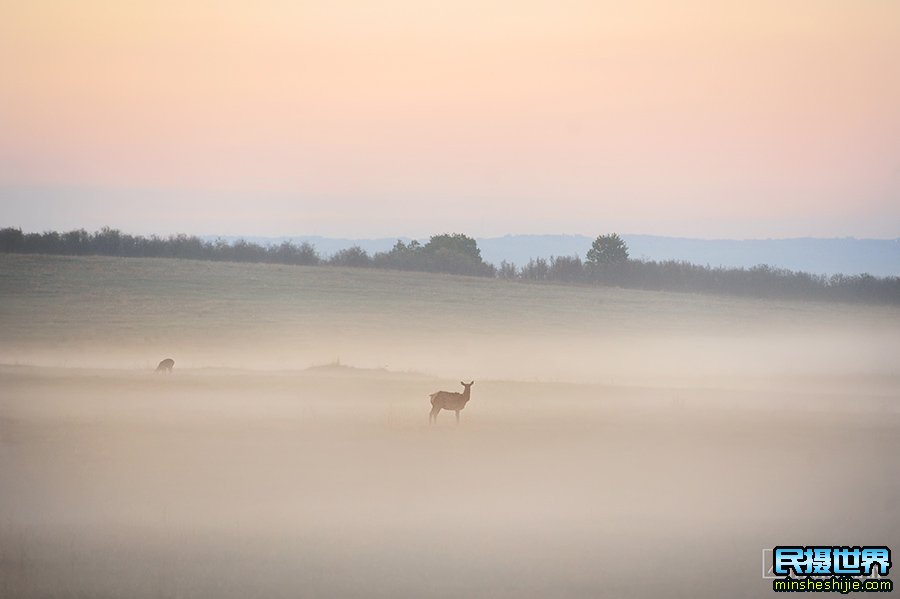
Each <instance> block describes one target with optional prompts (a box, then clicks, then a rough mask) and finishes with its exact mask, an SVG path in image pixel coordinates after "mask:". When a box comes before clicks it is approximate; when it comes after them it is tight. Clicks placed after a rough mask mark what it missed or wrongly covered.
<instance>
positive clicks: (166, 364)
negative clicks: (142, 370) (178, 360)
mask: <svg viewBox="0 0 900 599" xmlns="http://www.w3.org/2000/svg"><path fill="white" fill-rule="evenodd" d="M173 366H175V360H173V359H172V358H166V359H165V360H163V361H162V362H160V363H159V366H157V367H156V372H165V373H167V374H171V373H172V367H173Z"/></svg>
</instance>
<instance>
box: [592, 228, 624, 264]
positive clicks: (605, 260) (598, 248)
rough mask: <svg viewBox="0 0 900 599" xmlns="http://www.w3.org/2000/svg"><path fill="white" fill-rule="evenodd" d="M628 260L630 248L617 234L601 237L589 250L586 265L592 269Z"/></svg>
mask: <svg viewBox="0 0 900 599" xmlns="http://www.w3.org/2000/svg"><path fill="white" fill-rule="evenodd" d="M626 260H628V246H627V245H625V242H624V241H622V238H621V237H619V236H618V235H617V234H616V233H610V234H609V235H600V236H599V237H597V239H595V240H594V243H593V244H592V245H591V249H589V250H588V253H587V260H586V263H587V264H588V265H590V266H591V267H595V266H605V265H608V264H617V263H619V262H625V261H626Z"/></svg>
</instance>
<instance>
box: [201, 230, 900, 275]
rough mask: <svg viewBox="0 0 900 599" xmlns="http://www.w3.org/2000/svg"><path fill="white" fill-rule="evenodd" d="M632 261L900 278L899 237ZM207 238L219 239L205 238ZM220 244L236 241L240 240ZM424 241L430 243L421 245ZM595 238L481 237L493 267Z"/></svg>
mask: <svg viewBox="0 0 900 599" xmlns="http://www.w3.org/2000/svg"><path fill="white" fill-rule="evenodd" d="M622 238H623V239H624V240H625V242H626V243H627V244H628V248H629V250H630V253H631V256H632V257H633V258H643V259H647V260H684V261H687V262H692V263H694V264H704V265H705V264H709V265H710V266H725V267H742V266H743V267H750V266H756V265H757V264H768V265H770V266H776V267H779V268H787V269H790V270H802V271H806V272H811V273H817V274H829V275H830V274H835V273H844V274H860V273H869V274H872V275H876V276H900V238H898V239H856V238H853V237H843V238H828V239H822V238H813V237H801V238H794V239H744V240H738V239H689V238H682V237H661V236H656V235H622ZM204 239H208V240H211V239H216V236H206V237H204ZM221 239H225V240H227V241H234V240H236V239H238V237H235V236H223V237H221ZM243 239H246V240H247V241H254V242H256V243H260V244H271V243H281V242H282V241H288V240H290V241H293V242H295V243H301V242H304V241H305V242H309V243H311V244H312V245H314V246H315V247H316V250H318V252H319V254H321V255H324V256H328V255H331V254H333V253H335V252H337V251H339V250H341V249H344V248H348V247H350V246H354V245H358V246H359V247H361V248H363V249H364V250H366V251H367V252H368V253H370V254H373V253H375V252H382V251H387V250H390V249H391V247H392V246H393V245H394V244H395V243H396V242H397V239H402V240H403V241H404V242H408V241H410V238H408V237H399V238H397V237H385V238H378V239H342V238H332V237H319V236H295V237H243ZM420 241H425V240H420ZM592 241H593V239H592V238H591V237H587V236H584V235H506V236H503V237H485V238H478V247H479V248H481V255H482V256H483V257H484V259H485V260H486V261H488V262H491V263H493V264H500V262H502V261H503V260H506V261H507V262H513V263H515V264H519V265H522V264H525V263H527V262H528V261H529V260H530V259H531V258H539V257H549V256H572V255H578V256H581V257H582V258H584V255H585V253H587V250H588V248H590V247H591V242H592Z"/></svg>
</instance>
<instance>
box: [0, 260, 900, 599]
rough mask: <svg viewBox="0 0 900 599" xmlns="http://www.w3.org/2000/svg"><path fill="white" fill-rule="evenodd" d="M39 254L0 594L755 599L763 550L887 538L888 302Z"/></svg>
mask: <svg viewBox="0 0 900 599" xmlns="http://www.w3.org/2000/svg"><path fill="white" fill-rule="evenodd" d="M129 264H130V263H129ZM6 268H7V269H8V270H7V275H8V274H9V272H11V270H10V267H9V266H8V264H7V265H6ZM55 268H56V267H54V269H50V272H49V274H47V275H46V276H47V277H48V278H49V279H50V280H51V281H55V283H53V284H52V285H51V289H50V291H48V292H47V293H45V294H41V293H38V292H36V291H34V290H30V291H22V290H20V289H17V288H13V287H12V286H10V285H9V284H8V283H6V284H4V285H3V286H2V288H0V291H2V294H3V298H2V299H3V300H4V301H3V303H2V306H3V308H2V310H3V311H2V312H0V317H2V323H3V327H4V331H5V335H4V338H3V340H2V341H0V362H2V365H0V595H2V596H4V597H5V596H10V597H226V598H227V597H236V598H237V597H247V596H261V597H407V596H415V597H458V596H480V597H484V596H490V597H603V596H610V597H657V596H667V597H668V596H674V597H680V596H683V597H697V596H700V597H723V596H728V597H760V596H767V595H768V594H769V593H771V592H772V591H771V585H770V581H767V580H765V579H764V578H763V569H764V564H763V550H764V549H766V548H769V549H771V548H772V547H774V546H775V545H779V544H799V545H805V544H824V545H841V544H843V545H858V544H864V545H865V544H868V545H875V544H887V545H888V546H891V547H897V546H898V545H900V508H898V505H900V467H898V466H897V463H896V459H895V457H894V456H896V455H898V453H900V435H898V430H900V403H898V402H900V397H898V396H900V379H898V372H897V358H896V351H895V345H896V339H897V338H898V336H897V334H898V327H900V315H898V314H900V313H898V312H897V311H896V309H893V308H879V307H871V306H842V305H825V304H814V303H799V302H797V303H790V302H785V303H765V302H757V301H741V300H729V299H721V298H719V299H716V298H704V297H698V296H679V295H676V294H652V293H642V292H625V291H623V290H578V289H575V290H572V289H560V288H552V287H549V286H539V285H537V286H530V285H515V284H514V285H511V286H495V285H494V283H493V282H490V283H481V282H478V283H477V285H488V286H489V287H488V288H486V289H469V290H467V291H466V292H465V293H464V294H463V295H464V296H465V297H466V298H468V299H467V301H463V300H460V301H459V302H454V301H450V300H452V299H453V297H454V293H456V291H453V290H451V289H456V288H457V286H458V285H460V284H466V283H465V281H466V280H464V279H454V278H440V277H432V278H431V279H429V281H430V282H428V286H427V288H422V287H416V291H415V293H412V294H411V293H409V290H408V289H402V288H398V287H397V285H394V284H391V285H388V286H387V287H388V288H382V287H379V286H378V284H377V281H378V280H380V279H379V277H381V276H382V275H383V276H384V277H390V276H394V275H390V274H387V273H368V274H366V275H365V276H366V277H370V278H369V279H365V280H363V281H362V282H361V283H360V282H359V281H357V283H359V286H357V287H355V288H354V289H356V292H355V293H354V294H350V295H348V296H347V297H342V296H341V295H340V294H337V293H333V292H331V291H329V289H330V287H329V286H328V284H326V283H327V282H323V281H321V280H319V279H316V281H313V282H316V283H317V294H318V295H317V296H316V297H322V298H324V299H321V300H315V301H313V300H309V299H307V300H305V301H298V300H290V301H289V300H285V301H283V302H282V301H281V300H280V299H278V296H277V294H276V295H272V294H271V293H270V294H269V295H260V296H258V297H257V296H254V295H253V294H248V295H246V296H242V297H241V298H230V299H229V298H224V299H223V297H222V296H221V294H219V293H217V292H216V291H215V286H216V282H215V280H213V279H214V278H215V277H216V276H219V275H218V274H214V275H211V276H213V279H209V280H206V281H205V282H204V284H203V285H198V290H196V292H195V293H196V296H192V297H191V298H189V297H187V296H185V295H184V294H183V293H182V291H180V289H181V288H180V287H178V286H172V285H171V284H170V285H169V287H166V288H163V287H162V286H161V283H160V280H161V279H154V276H155V275H153V274H152V272H150V270H148V271H146V272H144V276H145V277H146V279H147V281H146V283H145V284H144V283H140V282H137V283H133V284H134V285H138V288H137V289H133V290H132V291H131V292H129V294H125V293H123V292H121V291H116V292H115V293H113V292H109V291H104V289H106V290H109V289H110V288H111V285H113V284H110V283H107V284H106V286H105V287H104V286H84V287H79V286H78V285H73V284H64V283H63V282H60V280H61V279H60V278H61V277H64V275H65V273H66V272H68V269H70V268H71V266H62V267H59V270H55ZM221 268H224V269H228V268H230V267H229V266H227V265H223V266H221ZM244 268H249V267H244ZM323 270H327V269H323ZM254 272H257V271H254ZM279 272H281V271H279ZM288 272H290V273H294V272H295V271H290V270H289V271H288ZM331 272H332V271H331V270H328V272H326V273H324V274H322V275H320V274H317V273H313V274H310V275H308V276H315V277H320V276H330V275H329V273H331ZM341 272H342V271H341ZM260 276H261V277H262V281H261V283H260V287H263V285H264V284H267V280H265V276H262V275H260ZM266 276H268V275H266ZM278 276H280V275H278V273H277V272H274V273H272V277H274V278H275V279H277V277H278ZM347 276H351V277H355V276H356V275H355V273H349V275H347ZM396 276H398V277H400V278H399V279H397V281H401V280H402V281H403V282H405V283H407V284H409V285H410V286H415V285H418V283H415V284H413V283H412V282H410V281H411V280H412V279H411V278H410V279H407V278H404V277H403V276H400V275H396ZM166 277H168V275H166ZM166 277H163V278H164V279H165V280H167V281H169V283H171V281H170V279H168V278H166ZM35 278H37V277H36V275H35ZM4 280H5V281H7V282H8V281H9V280H10V279H9V278H7V279H4ZM273 280H274V279H273ZM354 280H355V279H354ZM416 281H418V279H416ZM268 283H271V281H268ZM307 283H309V281H301V282H299V283H297V285H298V286H299V287H302V286H304V285H306V284H307ZM395 283H396V281H395ZM354 284H355V283H352V282H351V283H350V284H348V283H347V282H344V283H341V288H346V287H348V286H349V287H353V285H354ZM54 285H55V287H54ZM141 285H145V286H143V287H142V286H141ZM473 285H476V284H475V283H473ZM299 287H298V288H293V287H292V288H291V293H290V294H288V295H286V296H285V297H288V296H290V297H292V298H293V297H296V296H295V295H294V294H300V293H301V291H299V290H298V289H299ZM267 288H269V289H270V288H271V285H269V287H267ZM163 289H165V290H163ZM60 290H65V291H66V292H65V293H61V292H60ZM156 290H158V291H156ZM428 290H431V291H432V292H433V293H434V294H435V295H434V296H430V299H429V296H427V295H424V296H423V293H424V292H425V291H428ZM439 292H441V293H439ZM392 294H393V299H392ZM479 294H480V295H479ZM438 297H440V298H441V299H438ZM448 297H449V298H450V299H449V300H448V299H447V298H448ZM317 301H318V302H319V303H316V302H317ZM166 302H168V303H166ZM442 302H444V303H442ZM155 306H162V307H161V308H154V307H155ZM590 306H593V308H591V307H590ZM204 307H205V308H204ZM204 309H205V310H206V311H205V312H204ZM225 323H227V324H225ZM165 357H172V358H173V359H174V360H175V368H174V370H173V372H172V373H171V374H164V373H159V374H157V373H155V372H154V368H155V366H156V364H157V362H158V361H159V360H161V359H163V358H165ZM338 360H339V363H338ZM473 379H474V380H475V384H474V386H473V387H472V394H471V400H470V401H469V403H468V404H467V405H466V407H465V409H463V410H462V412H461V413H460V423H459V424H458V425H457V424H456V422H455V418H454V415H453V413H451V412H447V411H444V412H441V414H440V415H439V417H438V421H437V423H436V424H434V425H429V423H428V412H429V410H430V407H431V406H430V403H429V394H431V393H433V392H435V391H438V390H447V391H461V390H462V387H461V385H460V384H459V381H460V380H465V381H469V380H473Z"/></svg>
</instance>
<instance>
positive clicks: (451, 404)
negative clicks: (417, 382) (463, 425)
mask: <svg viewBox="0 0 900 599" xmlns="http://www.w3.org/2000/svg"><path fill="white" fill-rule="evenodd" d="M459 384H460V385H462V386H463V387H465V389H466V390H465V391H463V392H462V393H453V392H451V391H438V392H437V393H432V394H431V414H429V415H428V422H429V423H431V422H437V417H438V412H440V411H441V410H453V411H454V412H456V424H459V411H460V410H462V409H463V408H464V407H466V404H467V403H468V402H469V396H470V395H471V393H472V385H474V384H475V381H472V382H471V383H464V382H462V381H460V382H459Z"/></svg>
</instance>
